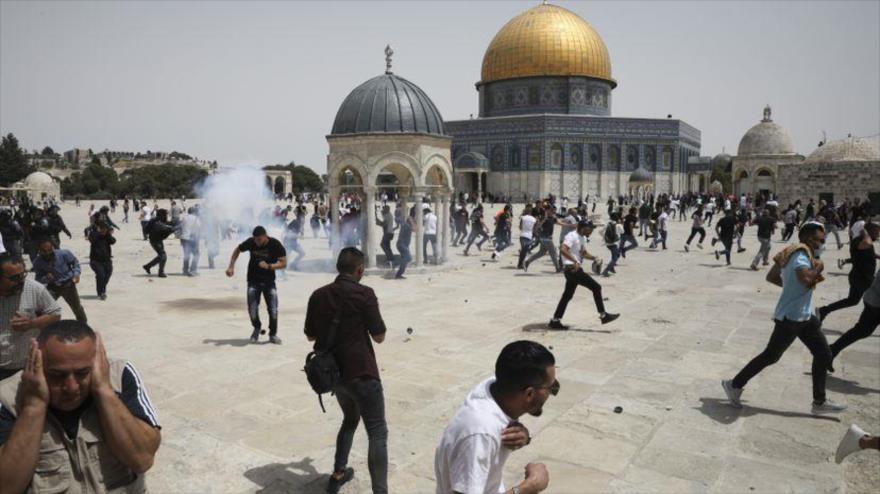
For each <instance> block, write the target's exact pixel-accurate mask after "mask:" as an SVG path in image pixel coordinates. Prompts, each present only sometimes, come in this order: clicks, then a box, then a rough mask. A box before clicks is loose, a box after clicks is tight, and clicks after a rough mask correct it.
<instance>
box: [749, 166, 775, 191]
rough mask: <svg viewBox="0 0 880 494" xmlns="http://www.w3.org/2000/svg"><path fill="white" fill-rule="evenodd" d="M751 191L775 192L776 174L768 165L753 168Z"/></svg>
mask: <svg viewBox="0 0 880 494" xmlns="http://www.w3.org/2000/svg"><path fill="white" fill-rule="evenodd" d="M752 191H753V192H755V193H757V192H761V191H768V192H771V193H775V192H776V174H775V173H773V170H772V169H770V168H768V167H759V168H758V169H757V170H755V175H754V178H753V179H752Z"/></svg>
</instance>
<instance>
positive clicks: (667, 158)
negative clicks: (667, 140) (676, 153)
mask: <svg viewBox="0 0 880 494" xmlns="http://www.w3.org/2000/svg"><path fill="white" fill-rule="evenodd" d="M660 156H661V158H662V160H663V161H662V162H661V163H662V165H663V169H664V170H668V169H670V168H671V167H672V157H673V150H672V146H663V151H662V153H661V155H660Z"/></svg>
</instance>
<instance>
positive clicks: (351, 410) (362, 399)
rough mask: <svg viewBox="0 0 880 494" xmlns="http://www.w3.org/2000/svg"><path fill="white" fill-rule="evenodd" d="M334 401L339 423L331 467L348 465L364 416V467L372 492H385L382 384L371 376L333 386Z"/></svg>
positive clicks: (385, 439)
mask: <svg viewBox="0 0 880 494" xmlns="http://www.w3.org/2000/svg"><path fill="white" fill-rule="evenodd" d="M333 391H334V393H335V394H336V401H338V402H339V408H341V409H342V425H341V426H340V427H339V433H338V434H337V435H336V455H335V458H334V465H333V469H334V470H335V471H337V472H341V471H343V470H345V467H346V466H348V454H349V453H350V452H351V443H352V441H353V439H354V431H355V430H357V426H358V423H359V422H360V421H361V419H363V421H364V427H365V428H366V429H367V440H368V442H369V446H368V450H367V466H368V467H369V470H370V482H371V483H372V487H373V492H374V493H375V494H379V493H387V492H388V426H387V424H386V423H385V396H384V394H383V392H382V383H381V382H379V381H377V380H375V379H372V378H366V377H364V378H358V379H354V380H353V381H349V382H345V383H341V384H339V385H337V386H336V388H334V390H333Z"/></svg>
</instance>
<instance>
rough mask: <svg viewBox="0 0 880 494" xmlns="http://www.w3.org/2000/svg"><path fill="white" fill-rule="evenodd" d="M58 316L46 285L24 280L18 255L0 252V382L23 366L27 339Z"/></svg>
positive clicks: (26, 354) (21, 263)
mask: <svg viewBox="0 0 880 494" xmlns="http://www.w3.org/2000/svg"><path fill="white" fill-rule="evenodd" d="M59 319H61V306H60V305H58V303H57V302H56V301H55V299H54V298H52V295H51V294H49V291H48V290H46V288H45V287H44V286H43V285H41V284H39V283H37V282H36V281H33V280H29V279H27V271H25V269H24V262H23V261H22V260H21V258H20V257H18V256H16V255H14V254H12V253H9V252H4V253H3V254H0V381H2V380H3V379H6V378H7V377H9V376H11V375H13V374H15V373H16V372H18V371H20V370H21V369H23V368H24V364H25V362H26V361H27V357H28V342H29V341H30V338H31V337H36V336H37V334H38V333H39V331H40V329H42V328H45V327H46V326H48V325H50V324H52V323H53V322H55V321H57V320H59Z"/></svg>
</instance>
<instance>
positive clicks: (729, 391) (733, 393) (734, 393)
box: [721, 380, 743, 408]
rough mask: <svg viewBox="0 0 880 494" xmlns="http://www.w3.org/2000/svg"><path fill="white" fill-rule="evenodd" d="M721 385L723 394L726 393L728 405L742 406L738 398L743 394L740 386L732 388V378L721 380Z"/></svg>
mask: <svg viewBox="0 0 880 494" xmlns="http://www.w3.org/2000/svg"><path fill="white" fill-rule="evenodd" d="M721 387H722V388H724V394H726V395H727V400H728V401H729V402H730V405H731V406H732V407H734V408H742V402H741V401H740V400H739V397H740V396H742V394H743V390H742V388H740V389H737V388H734V387H733V381H732V380H725V381H721Z"/></svg>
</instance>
